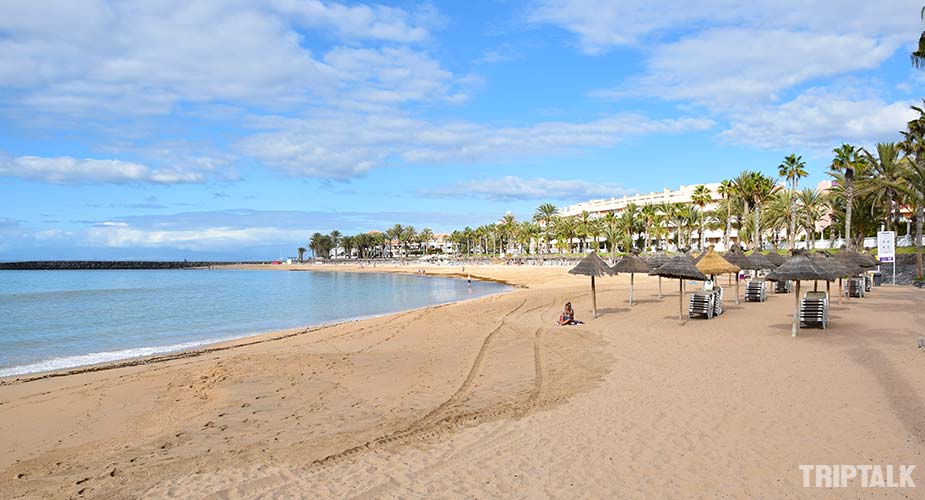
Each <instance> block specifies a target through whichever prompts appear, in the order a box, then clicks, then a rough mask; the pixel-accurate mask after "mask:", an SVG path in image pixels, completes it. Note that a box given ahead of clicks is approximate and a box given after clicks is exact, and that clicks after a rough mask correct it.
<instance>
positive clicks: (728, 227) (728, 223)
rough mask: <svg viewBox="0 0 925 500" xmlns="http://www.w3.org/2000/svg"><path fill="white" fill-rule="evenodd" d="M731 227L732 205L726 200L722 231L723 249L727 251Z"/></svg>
mask: <svg viewBox="0 0 925 500" xmlns="http://www.w3.org/2000/svg"><path fill="white" fill-rule="evenodd" d="M731 229H732V205H731V204H730V203H729V200H726V229H725V230H724V231H723V250H726V251H727V252H728V251H729V231H730V230H731Z"/></svg>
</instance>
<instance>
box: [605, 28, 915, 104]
mask: <svg viewBox="0 0 925 500" xmlns="http://www.w3.org/2000/svg"><path fill="white" fill-rule="evenodd" d="M899 45H900V43H899V40H897V39H895V38H891V39H890V40H889V41H884V40H882V39H877V38H874V37H867V36H862V35H856V34H818V33H805V32H795V31H787V30H764V29H741V28H730V29H719V30H710V31H705V32H702V33H699V34H697V35H695V36H693V37H686V38H682V39H681V40H679V41H677V42H674V43H667V44H663V45H660V46H658V47H656V48H655V50H654V51H653V53H652V56H651V57H650V58H649V59H648V61H647V62H646V67H647V69H646V72H645V73H644V74H643V75H642V76H640V77H638V78H634V79H631V80H630V81H629V82H627V83H626V84H624V85H622V86H621V87H619V88H618V89H615V90H612V91H602V92H598V93H597V94H598V95H604V96H607V95H608V94H609V95H612V96H617V97H619V96H622V95H643V96H654V97H662V98H667V99H674V100H690V101H694V102H697V103H699V104H704V105H707V106H709V107H711V108H714V109H720V110H729V109H734V108H738V107H742V106H747V105H751V104H753V103H765V102H773V101H774V100H776V99H777V96H778V93H779V92H780V91H782V90H784V89H788V88H791V87H793V86H795V85H798V84H800V83H803V82H807V81H811V80H813V79H816V78H823V77H831V76H834V75H838V74H841V73H845V72H850V71H855V70H865V69H872V68H876V67H877V66H879V65H880V63H882V62H883V61H884V60H885V59H887V58H888V57H889V56H890V55H892V54H893V52H895V51H896V49H897V48H898V47H899Z"/></svg>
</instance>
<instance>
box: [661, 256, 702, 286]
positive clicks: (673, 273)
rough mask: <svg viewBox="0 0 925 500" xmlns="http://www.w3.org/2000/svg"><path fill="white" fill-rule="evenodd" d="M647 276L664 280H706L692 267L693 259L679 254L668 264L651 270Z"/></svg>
mask: <svg viewBox="0 0 925 500" xmlns="http://www.w3.org/2000/svg"><path fill="white" fill-rule="evenodd" d="M649 274H651V275H653V276H663V277H665V278H675V279H682V280H686V279H691V280H700V281H703V280H706V279H707V277H706V276H705V275H704V274H703V273H702V272H700V270H699V269H697V266H696V265H694V259H692V258H691V257H690V255H687V254H683V253H679V254H677V255H675V256H674V257H672V258H671V259H669V260H668V262H666V263H664V264H662V265H661V266H659V267H657V268H655V269H653V270H652V271H651V272H650V273H649Z"/></svg>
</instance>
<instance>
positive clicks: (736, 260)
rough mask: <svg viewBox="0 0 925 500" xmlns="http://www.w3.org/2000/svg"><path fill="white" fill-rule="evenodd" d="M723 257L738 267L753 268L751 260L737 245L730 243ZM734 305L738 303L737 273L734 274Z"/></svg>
mask: <svg viewBox="0 0 925 500" xmlns="http://www.w3.org/2000/svg"><path fill="white" fill-rule="evenodd" d="M723 258H724V259H726V260H727V261H728V262H730V263H732V264H734V265H736V266H739V269H754V265H753V264H752V261H751V260H750V259H749V258H748V256H747V255H745V252H743V251H742V249H741V248H740V247H739V245H732V247H730V248H729V251H728V252H726V253H724V254H723ZM735 302H736V305H738V304H739V275H738V274H736V300H735Z"/></svg>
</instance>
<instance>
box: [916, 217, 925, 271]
mask: <svg viewBox="0 0 925 500" xmlns="http://www.w3.org/2000/svg"><path fill="white" fill-rule="evenodd" d="M923 218H925V207H923V206H922V205H919V209H918V210H917V211H916V214H915V266H916V270H917V271H918V273H917V276H916V277H917V278H920V279H921V278H922V276H923V275H922V219H923Z"/></svg>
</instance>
